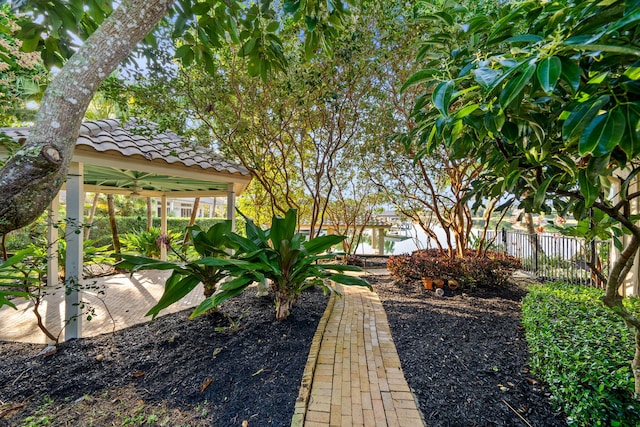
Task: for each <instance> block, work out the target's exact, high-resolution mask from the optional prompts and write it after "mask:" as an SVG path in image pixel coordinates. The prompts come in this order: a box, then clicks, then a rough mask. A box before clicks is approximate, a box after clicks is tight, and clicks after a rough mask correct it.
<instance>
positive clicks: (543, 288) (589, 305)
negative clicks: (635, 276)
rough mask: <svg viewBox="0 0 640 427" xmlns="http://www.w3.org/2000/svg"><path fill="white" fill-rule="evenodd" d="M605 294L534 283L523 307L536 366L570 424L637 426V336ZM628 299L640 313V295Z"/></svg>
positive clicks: (639, 407) (532, 361) (639, 416)
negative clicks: (605, 299)
mask: <svg viewBox="0 0 640 427" xmlns="http://www.w3.org/2000/svg"><path fill="white" fill-rule="evenodd" d="M603 294H604V292H603V291H602V290H599V289H595V288H587V287H578V286H575V285H566V284H559V283H556V284H546V285H534V286H531V287H530V288H529V293H528V295H527V296H526V297H525V298H524V300H523V306H522V323H523V325H524V328H525V334H526V338H527V342H528V343H529V352H530V364H531V368H532V372H533V373H534V374H535V375H536V376H537V377H538V378H540V379H542V380H544V381H545V382H547V383H548V384H549V390H550V392H551V400H552V403H553V405H554V406H555V407H556V408H557V409H558V410H561V411H563V412H564V413H565V414H566V416H567V422H568V423H569V425H578V426H620V427H627V426H629V427H631V426H634V427H635V426H637V425H638V422H639V421H638V420H640V402H638V401H637V400H634V399H633V374H632V372H631V360H632V359H633V354H634V347H635V343H634V340H633V334H632V332H631V331H630V330H629V329H628V328H627V327H626V326H625V324H624V323H623V322H622V320H621V319H620V317H618V316H617V315H616V314H615V313H613V312H612V311H611V310H610V309H608V308H606V307H605V306H604V305H603V304H602V302H601V301H600V297H602V295H603ZM624 303H625V304H626V305H627V307H628V308H629V309H630V310H632V311H633V312H635V313H636V315H640V299H638V298H626V299H625V301H624Z"/></svg>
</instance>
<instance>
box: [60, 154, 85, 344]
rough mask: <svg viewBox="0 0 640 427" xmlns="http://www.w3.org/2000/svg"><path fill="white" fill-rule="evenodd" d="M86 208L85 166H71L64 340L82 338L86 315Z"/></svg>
mask: <svg viewBox="0 0 640 427" xmlns="http://www.w3.org/2000/svg"><path fill="white" fill-rule="evenodd" d="M83 208H84V177H83V165H82V163H71V166H70V167H69V172H68V174H67V217H66V227H65V240H66V242H67V256H66V262H65V286H66V287H67V295H66V297H65V320H66V322H67V326H66V328H65V330H64V339H65V340H69V339H72V338H80V336H81V333H82V313H81V310H80V287H81V286H82V249H83V248H82V244H83V236H84V233H83V232H82V231H83V230H82V222H83V210H84V209H83Z"/></svg>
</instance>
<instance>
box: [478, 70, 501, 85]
mask: <svg viewBox="0 0 640 427" xmlns="http://www.w3.org/2000/svg"><path fill="white" fill-rule="evenodd" d="M473 76H474V78H475V80H476V82H478V84H480V86H482V87H483V88H484V89H488V88H489V87H490V86H491V85H492V84H493V83H494V82H495V81H496V79H497V78H498V72H497V71H496V70H494V69H493V68H489V67H481V68H477V69H475V70H474V71H473Z"/></svg>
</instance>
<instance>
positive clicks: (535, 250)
mask: <svg viewBox="0 0 640 427" xmlns="http://www.w3.org/2000/svg"><path fill="white" fill-rule="evenodd" d="M533 238H534V239H535V245H533V252H534V253H533V260H534V261H533V263H534V266H533V270H534V271H535V273H536V275H537V274H538V247H539V246H540V242H539V241H538V233H535V234H534V235H533Z"/></svg>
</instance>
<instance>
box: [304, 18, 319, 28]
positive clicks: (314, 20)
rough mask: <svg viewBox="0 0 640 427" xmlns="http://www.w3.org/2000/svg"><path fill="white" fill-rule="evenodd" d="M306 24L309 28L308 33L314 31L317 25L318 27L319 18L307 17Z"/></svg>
mask: <svg viewBox="0 0 640 427" xmlns="http://www.w3.org/2000/svg"><path fill="white" fill-rule="evenodd" d="M304 23H305V24H306V26H307V31H313V30H315V29H316V25H318V18H316V17H313V16H305V17H304Z"/></svg>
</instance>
